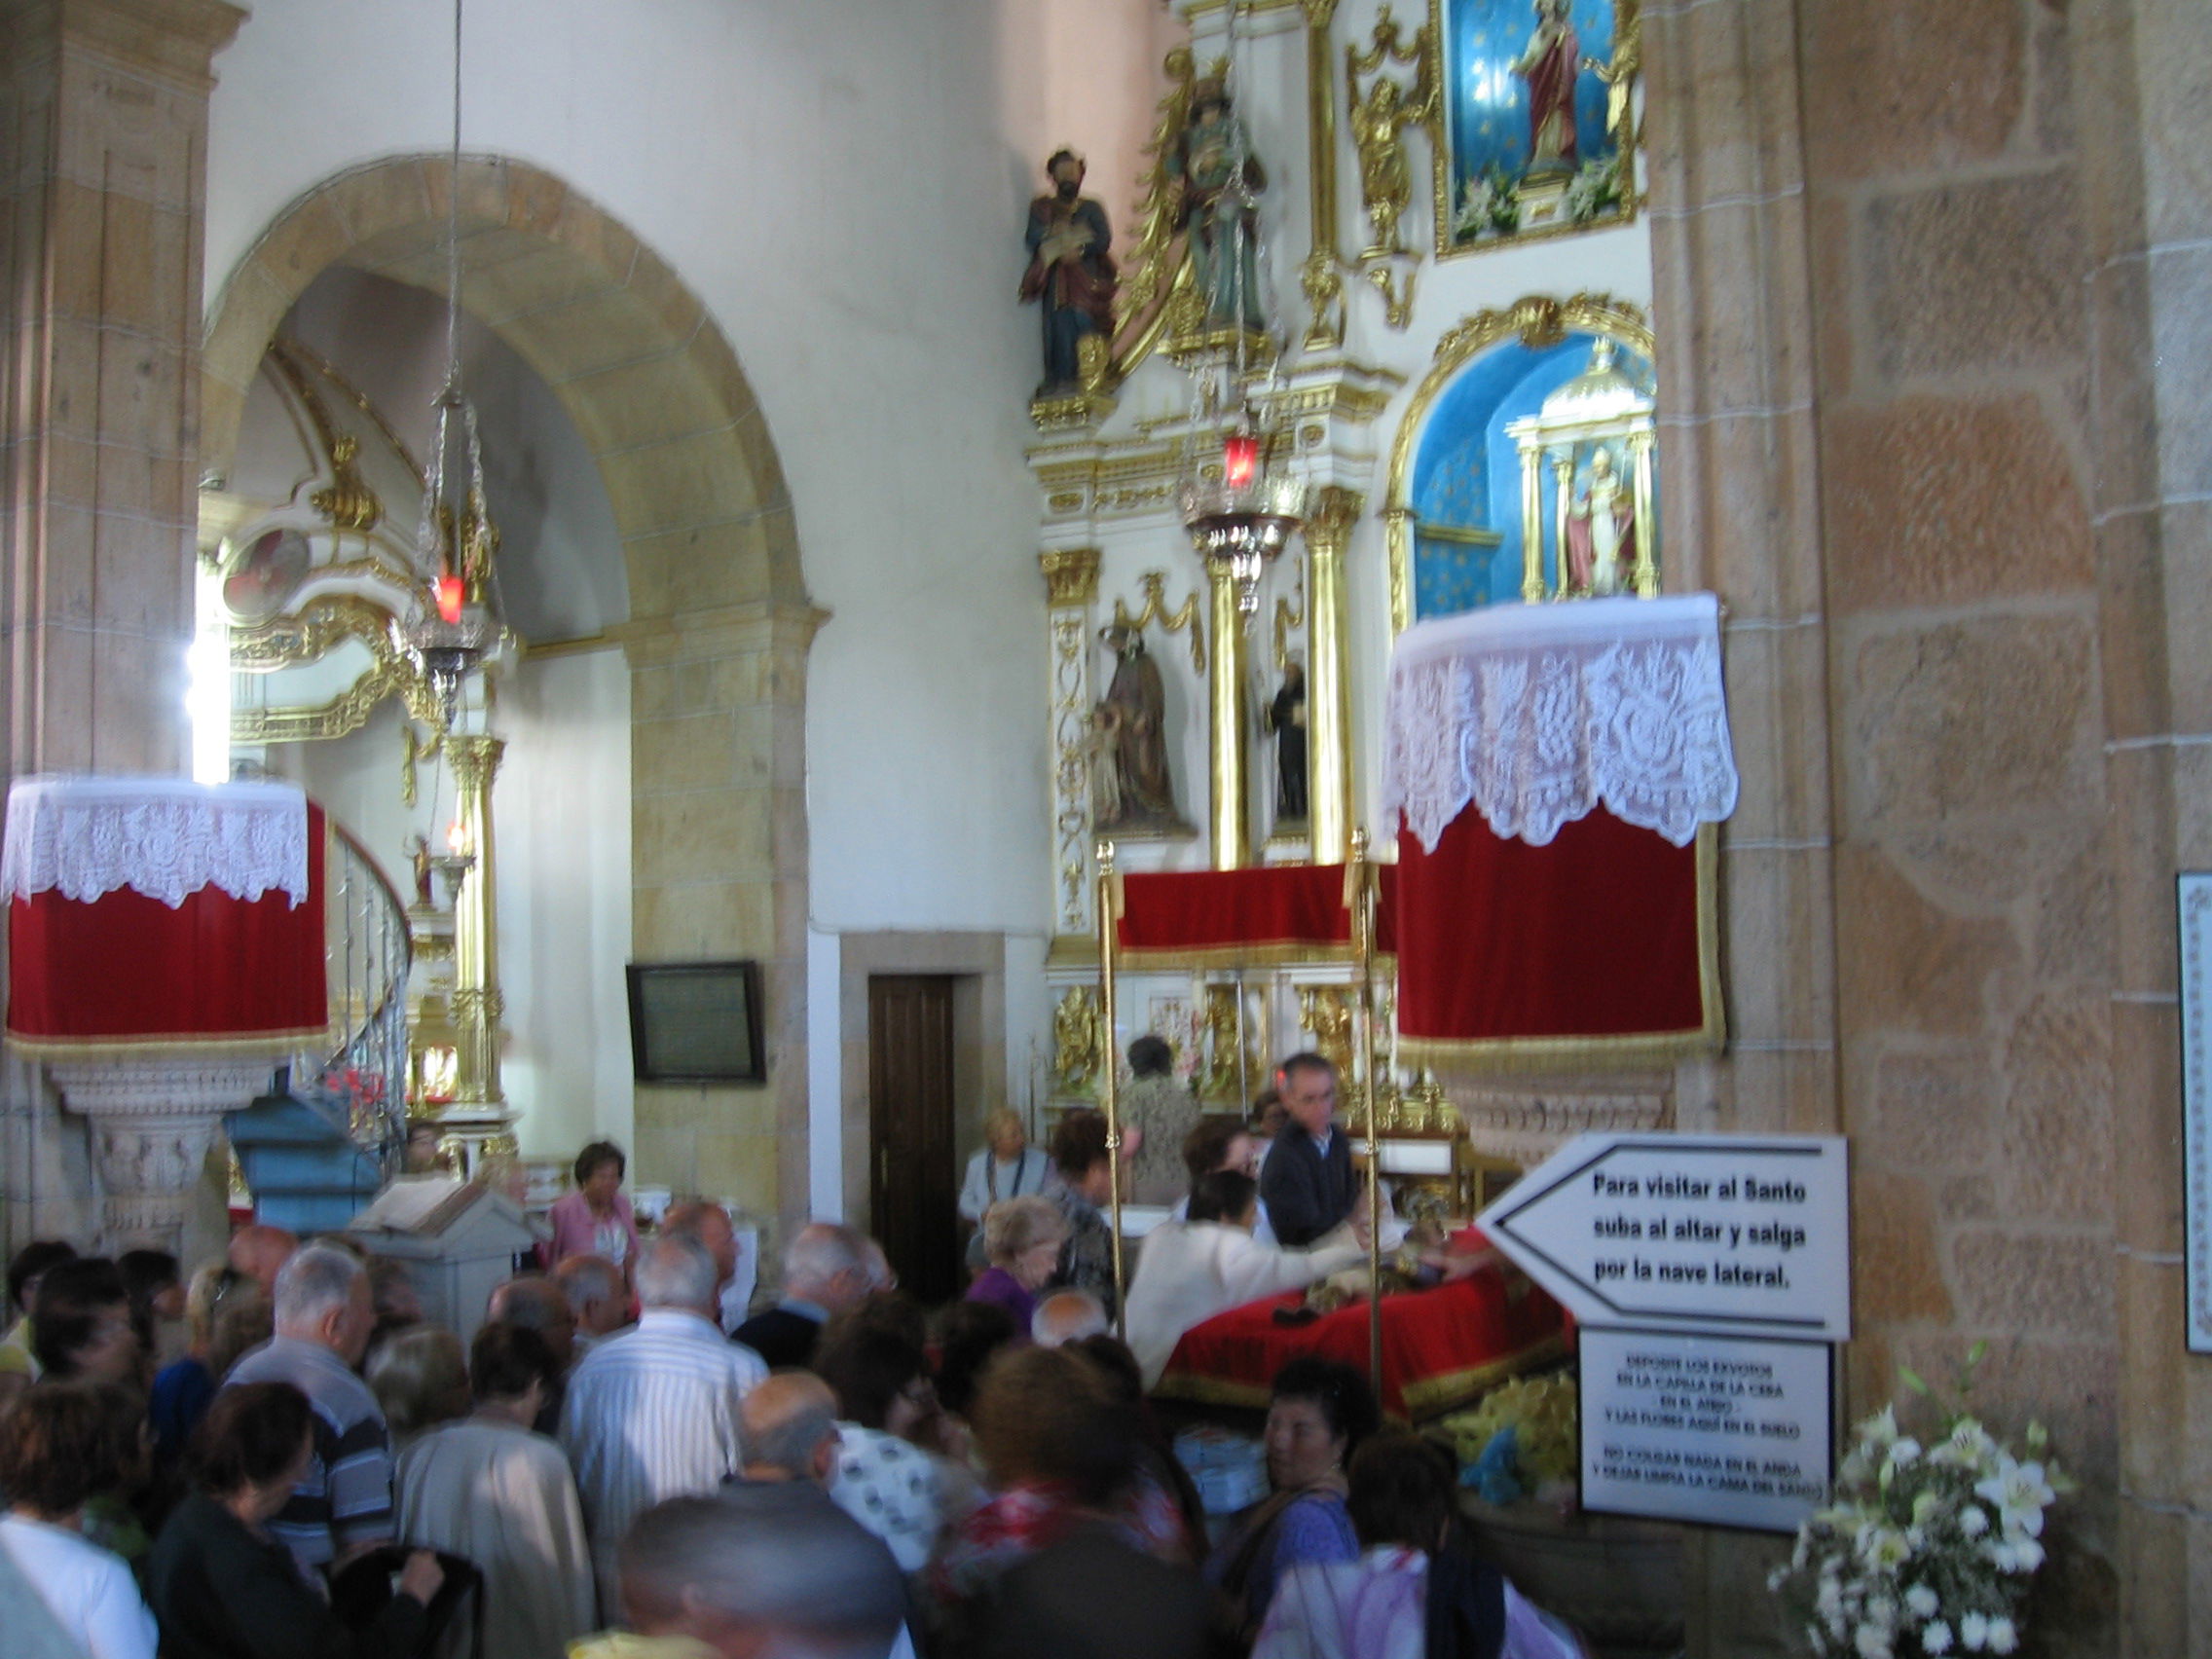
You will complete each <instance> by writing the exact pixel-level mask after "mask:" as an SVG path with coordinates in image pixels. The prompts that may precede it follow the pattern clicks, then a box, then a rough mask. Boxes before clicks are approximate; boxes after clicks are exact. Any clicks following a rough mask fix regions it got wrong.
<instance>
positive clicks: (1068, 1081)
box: [1052, 985, 1105, 1094]
mask: <svg viewBox="0 0 2212 1659" xmlns="http://www.w3.org/2000/svg"><path fill="white" fill-rule="evenodd" d="M1104 1052H1105V1045H1104V1039H1103V1029H1102V1026H1101V1022H1100V1019H1099V1014H1098V992H1097V991H1096V989H1094V988H1093V987H1091V986H1089V985H1074V986H1070V987H1069V988H1068V990H1067V991H1066V992H1065V993H1063V994H1062V996H1061V997H1060V1000H1059V1002H1058V1004H1057V1005H1056V1006H1055V1007H1054V1008H1053V1010H1052V1074H1053V1077H1054V1079H1055V1080H1056V1082H1057V1083H1058V1086H1059V1088H1060V1091H1061V1092H1062V1093H1065V1094H1088V1093H1089V1092H1090V1091H1091V1089H1092V1088H1093V1087H1094V1080H1095V1079H1096V1077H1097V1075H1098V1068H1099V1064H1100V1060H1101V1058H1102V1056H1103V1055H1104Z"/></svg>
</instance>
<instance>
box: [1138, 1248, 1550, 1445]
mask: <svg viewBox="0 0 2212 1659" xmlns="http://www.w3.org/2000/svg"><path fill="white" fill-rule="evenodd" d="M1302 1295H1303V1293H1302V1292H1299V1291H1290V1292H1287V1293H1285V1294H1284V1295H1281V1296H1271V1297H1268V1298H1266V1299H1265V1300H1263V1301H1259V1302H1249V1303H1246V1304H1245V1305H1244V1306H1243V1307H1241V1308H1232V1309H1230V1310H1229V1311H1228V1312H1226V1313H1217V1314H1215V1315H1214V1316H1213V1317H1212V1318H1211V1319H1208V1320H1207V1321H1205V1323H1204V1324H1202V1325H1198V1326H1195V1327H1193V1328H1192V1329H1191V1330H1189V1331H1186V1332H1185V1333H1184V1334H1183V1340H1182V1341H1181V1342H1180V1343H1178V1344H1177V1345H1176V1346H1175V1351H1174V1353H1173V1354H1172V1355H1170V1356H1169V1358H1168V1361H1167V1369H1166V1371H1165V1372H1164V1373H1162V1374H1161V1380H1160V1385H1159V1387H1158V1388H1156V1389H1155V1390H1154V1392H1155V1393H1158V1394H1161V1395H1165V1396H1168V1397H1171V1398H1178V1399H1187V1400H1200V1401H1206V1402H1210V1403H1214V1404H1221V1405H1243V1406H1255V1407H1264V1406H1265V1405H1266V1404H1267V1403H1268V1391H1269V1389H1270V1387H1271V1386H1272V1384H1273V1382H1274V1377H1275V1373H1276V1372H1278V1371H1280V1370H1281V1369H1282V1368H1283V1367H1284V1366H1285V1365H1287V1364H1288V1363H1289V1362H1290V1361H1291V1360H1293V1359H1296V1358H1297V1357H1298V1356H1299V1355H1300V1354H1306V1353H1313V1354H1319V1355H1321V1356H1322V1357H1323V1358H1325V1359H1334V1360H1339V1361H1341V1362H1343V1363H1344V1364H1346V1365H1348V1366H1350V1367H1352V1369H1354V1370H1355V1371H1358V1372H1359V1373H1360V1374H1361V1375H1362V1376H1364V1375H1366V1372H1367V1365H1368V1348H1367V1304H1366V1303H1365V1302H1355V1303H1352V1304H1350V1305H1348V1306H1346V1307H1344V1308H1340V1309H1337V1310H1336V1311H1335V1312H1334V1313H1324V1314H1323V1315H1322V1316H1321V1317H1320V1318H1318V1319H1315V1320H1314V1321H1313V1322H1312V1323H1310V1324H1306V1325H1283V1324H1277V1323H1276V1322H1275V1316H1274V1314H1275V1309H1278V1308H1289V1307H1294V1306H1296V1305H1297V1303H1298V1302H1299V1300H1300V1298H1301V1296H1302ZM1566 1345H1567V1315H1566V1313H1565V1312H1564V1311H1563V1310H1562V1309H1561V1308H1560V1305H1559V1304H1558V1303H1556V1302H1554V1301H1553V1300H1552V1299H1551V1298H1550V1297H1549V1296H1547V1295H1545V1294H1544V1292H1543V1291H1542V1290H1540V1289H1538V1288H1537V1287H1536V1285H1535V1284H1533V1283H1532V1282H1531V1281H1530V1279H1529V1278H1528V1277H1527V1276H1526V1275H1525V1274H1523V1273H1522V1272H1519V1271H1518V1270H1517V1269H1513V1268H1509V1267H1504V1266H1491V1267H1486V1268H1484V1269H1482V1270H1481V1271H1480V1272H1477V1273H1475V1274H1474V1275H1473V1276H1472V1277H1470V1278H1464V1279H1460V1280H1458V1281H1456V1283H1452V1284H1446V1285H1439V1286H1437V1287H1436V1288H1435V1289H1434V1290H1422V1291H1414V1292H1410V1293H1408V1294H1405V1295H1399V1296H1386V1297H1384V1298H1383V1410H1384V1411H1385V1412H1388V1413H1389V1414H1390V1415H1391V1416H1393V1417H1396V1418H1402V1419H1408V1420H1418V1419H1423V1418H1430V1417H1434V1416H1436V1415H1437V1414H1438V1413H1440V1412H1447V1411H1450V1410H1452V1409H1453V1408H1454V1407H1456V1406H1459V1405H1463V1404H1464V1403H1465V1402H1466V1401H1468V1400H1470V1399H1472V1398H1473V1397H1474V1396H1475V1395H1476V1394H1478V1393H1480V1392H1481V1391H1482V1390H1483V1389H1485V1388H1488V1387H1490V1386H1491V1385H1492V1384H1493V1383H1496V1382H1498V1381H1500V1380H1501V1379H1503V1378H1505V1377H1509V1376H1512V1375H1514V1374H1516V1373H1518V1372H1520V1371H1524V1370H1527V1369H1528V1368H1530V1367H1531V1366H1534V1365H1539V1364H1541V1363H1542V1362H1543V1361H1545V1360H1546V1359H1549V1358H1551V1357H1552V1356H1554V1355H1555V1354H1559V1353H1562V1352H1564V1351H1565V1350H1566Z"/></svg>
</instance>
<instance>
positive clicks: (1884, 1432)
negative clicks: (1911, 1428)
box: [1767, 1343, 2074, 1659]
mask: <svg viewBox="0 0 2212 1659" xmlns="http://www.w3.org/2000/svg"><path fill="white" fill-rule="evenodd" d="M1987 1346H1988V1345H1987V1344H1985V1343H1976V1344H1974V1346H1973V1347H1972V1349H1971V1350H1970V1351H1969V1353H1968V1355H1967V1362H1966V1365H1965V1367H1964V1368H1963V1370H1962V1372H1961V1375H1960V1379H1959V1390H1958V1391H1959V1399H1960V1404H1959V1408H1958V1409H1957V1410H1956V1411H1951V1412H1947V1413H1946V1414H1945V1415H1944V1418H1943V1422H1942V1427H1941V1430H1940V1432H1939V1433H1938V1434H1937V1435H1936V1436H1935V1437H1934V1438H1933V1439H1932V1440H1931V1441H1929V1442H1926V1443H1924V1442H1922V1441H1921V1440H1919V1439H1917V1438H1915V1437H1914V1436H1912V1435H1909V1434H1907V1433H1905V1432H1904V1431H1903V1430H1902V1429H1901V1428H1900V1427H1899V1422H1898V1411H1897V1407H1896V1405H1895V1404H1891V1405H1887V1406H1884V1407H1883V1408H1882V1409H1881V1410H1880V1411H1879V1412H1876V1413H1875V1414H1874V1415H1873V1416H1872V1417H1870V1418H1867V1419H1865V1420H1864V1421H1863V1422H1862V1423H1860V1424H1859V1426H1858V1429H1857V1431H1856V1432H1857V1436H1858V1440H1857V1444H1856V1445H1854V1446H1853V1448H1852V1450H1851V1451H1850V1453H1849V1454H1847V1455H1846V1456H1845V1457H1844V1459H1843V1464H1842V1467H1841V1469H1840V1470H1839V1472H1838V1476H1837V1480H1836V1501H1835V1502H1833V1503H1831V1504H1830V1505H1828V1507H1826V1508H1825V1509H1821V1510H1818V1511H1816V1512H1815V1513H1814V1514H1813V1515H1812V1516H1811V1517H1810V1518H1809V1519H1807V1520H1806V1522H1805V1523H1804V1525H1803V1526H1802V1527H1800V1528H1799V1529H1798V1530H1797V1545H1796V1548H1795V1550H1793V1551H1792V1552H1791V1554H1790V1557H1789V1565H1788V1566H1787V1567H1777V1568H1775V1570H1774V1572H1773V1574H1772V1575H1771V1576H1770V1577H1769V1578H1768V1580H1767V1587H1768V1588H1769V1589H1771V1590H1774V1591H1777V1592H1779V1593H1781V1594H1782V1595H1783V1596H1784V1598H1785V1599H1786V1601H1787V1602H1788V1604H1789V1605H1790V1607H1791V1610H1792V1611H1793V1612H1795V1613H1796V1614H1797V1615H1798V1616H1799V1617H1800V1618H1801V1619H1802V1621H1803V1628H1804V1633H1805V1640H1806V1642H1807V1643H1808V1644H1809V1646H1810V1648H1811V1650H1812V1651H1813V1652H1814V1653H1816V1654H1819V1655H1822V1656H1824V1659H1825V1656H1827V1655H1851V1656H1853V1659H1893V1656H1895V1659H1913V1656H1918V1655H1929V1656H1941V1655H1948V1654H1957V1653H1998V1654H2005V1653H2010V1652H2013V1651H2014V1650H2015V1649H2017V1648H2018V1647H2019V1645H2020V1640H2021V1631H2022V1623H2023V1621H2022V1607H2023V1605H2024V1604H2025V1603H2026V1601H2027V1596H2028V1589H2029V1585H2030V1583H2031V1581H2032V1580H2033V1579H2034V1577H2035V1574H2036V1570H2037V1569H2038V1568H2039V1567H2042V1566H2043V1564H2044V1559H2045V1548H2044V1543H2043V1535H2044V1517H2045V1511H2046V1510H2047V1509H2049V1508H2050V1506H2051V1505H2052V1504H2053V1503H2054V1502H2055V1501H2056V1500H2057V1498H2058V1496H2059V1494H2061V1493H2069V1492H2072V1491H2073V1490H2074V1483H2073V1482H2072V1481H2070V1480H2068V1479H2067V1478H2066V1476H2065V1475H2064V1474H2062V1473H2061V1472H2060V1470H2059V1468H2058V1464H2057V1462H2056V1461H2055V1460H2054V1459H2051V1458H2050V1457H2048V1456H2046V1453H2045V1447H2046V1439H2047V1437H2046V1434H2045V1432H2044V1428H2043V1425H2042V1424H2041V1423H2038V1422H2031V1423H2029V1424H2028V1427H2027V1432H2026V1434H2025V1436H2024V1445H2025V1447H2026V1450H2027V1456H2025V1457H2021V1456H2016V1455H2015V1454H2014V1453H2013V1452H2012V1450H2011V1448H2010V1447H2009V1446H2007V1445H2006V1444H2005V1443H2004V1442H2002V1441H2000V1440H1998V1439H1997V1438H1996V1437H1995V1436H1994V1435H1992V1434H1991V1433H1990V1432H1989V1430H1988V1429H1987V1428H1986V1427H1985V1426H1984V1425H1983V1424H1982V1422H1981V1420H1980V1419H1978V1418H1975V1417H1973V1416H1972V1415H1971V1414H1970V1413H1968V1412H1967V1410H1966V1407H1965V1401H1966V1396H1967V1393H1968V1391H1969V1387H1970V1384H1971V1382H1972V1373H1973V1368H1974V1367H1975V1366H1976V1365H1977V1364H1979V1363H1980V1361H1981V1357H1982V1355H1983V1353H1984V1352H1985V1351H1986V1349H1987ZM1899 1376H1900V1377H1901V1378H1902V1379H1903V1382H1904V1383H1905V1386H1906V1387H1908V1388H1910V1389H1912V1390H1913V1391H1914V1392H1915V1393H1917V1394H1920V1395H1922V1396H1924V1397H1926V1398H1928V1399H1930V1400H1931V1401H1933V1400H1934V1399H1935V1393H1934V1390H1933V1389H1931V1388H1930V1387H1929V1385H1928V1384H1927V1383H1925V1382H1923V1381H1922V1380H1921V1379H1920V1378H1919V1377H1917V1376H1916V1375H1914V1374H1913V1373H1912V1372H1911V1371H1910V1370H1907V1369H1905V1368H1903V1367H1899Z"/></svg>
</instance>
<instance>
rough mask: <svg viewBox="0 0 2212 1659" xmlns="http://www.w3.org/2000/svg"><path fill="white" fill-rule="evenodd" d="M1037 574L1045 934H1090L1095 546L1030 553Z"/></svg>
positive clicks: (1096, 554)
mask: <svg viewBox="0 0 2212 1659" xmlns="http://www.w3.org/2000/svg"><path fill="white" fill-rule="evenodd" d="M1037 567H1038V569H1039V570H1041V571H1043V572H1044V575H1045V626H1046V630H1047V641H1046V645H1047V649H1048V650H1049V651H1050V653H1051V657H1050V660H1051V675H1052V682H1051V714H1050V717H1049V718H1050V719H1051V726H1052V731H1051V739H1052V918H1053V920H1052V931H1053V932H1054V933H1056V934H1061V935H1064V936H1069V937H1075V936H1080V935H1084V934H1088V933H1089V932H1090V927H1091V919H1090V913H1091V906H1090V896H1091V886H1092V883H1091V880H1090V846H1091V834H1090V830H1091V818H1092V815H1093V804H1092V799H1091V792H1090V764H1089V757H1088V756H1089V748H1088V745H1089V740H1090V706H1091V704H1092V702H1093V701H1094V700H1095V699H1093V698H1092V696H1091V695H1090V608H1091V605H1092V604H1093V603H1094V602H1095V601H1096V600H1097V598H1098V549H1097V548H1095V547H1069V548H1063V549H1060V550H1058V551H1055V552H1049V553H1040V554H1038V555H1037Z"/></svg>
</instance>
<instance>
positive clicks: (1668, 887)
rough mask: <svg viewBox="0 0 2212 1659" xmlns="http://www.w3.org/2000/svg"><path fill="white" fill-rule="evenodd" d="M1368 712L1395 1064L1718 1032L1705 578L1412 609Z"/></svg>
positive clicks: (1701, 1039)
mask: <svg viewBox="0 0 2212 1659" xmlns="http://www.w3.org/2000/svg"><path fill="white" fill-rule="evenodd" d="M1385 719H1386V728H1385V732H1384V749H1383V816H1384V821H1385V822H1391V821H1396V822H1397V824H1398V826H1399V830H1398V872H1397V884H1396V893H1395V904H1394V910H1395V917H1394V920H1395V929H1396V941H1397V947H1398V1009H1397V1014H1398V1058H1399V1061H1400V1063H1401V1064H1406V1065H1425V1066H1430V1067H1432V1068H1434V1069H1436V1070H1438V1071H1439V1072H1447V1071H1450V1072H1462V1073H1463V1072H1468V1071H1483V1072H1489V1073H1496V1072H1500V1071H1521V1072H1529V1071H1553V1072H1559V1071H1571V1070H1577V1069H1584V1068H1588V1067H1592V1066H1600V1067H1619V1066H1627V1065H1641V1064H1664V1063H1667V1062H1669V1061H1671V1060H1673V1059H1675V1058H1677V1057H1679V1056H1680V1055H1682V1054H1685V1053H1691V1052H1697V1051H1710V1050H1714V1049H1717V1048H1718V1047H1719V1045H1720V1042H1721V1039H1722V1035H1723V1029H1722V1014H1721V999H1720V989H1719V983H1718V967H1717V955H1718V949H1717V940H1716V930H1715V920H1714V906H1713V903H1712V863H1713V835H1712V830H1711V827H1712V826H1713V825H1715V824H1717V823H1719V822H1720V821H1721V820H1722V819H1725V818H1726V817H1727V816H1728V815H1729V813H1731V812H1732V811H1734V810H1735V805H1736V793H1737V776H1736V764H1735V756H1734V753H1733V751H1732V749H1731V747H1730V742H1729V735H1728V713H1727V707H1726V703H1725V700H1724V698H1723V695H1722V688H1721V678H1720V636H1719V607H1718V604H1717V602H1716V601H1715V600H1714V597H1713V596H1712V595H1710V594H1690V595H1685V596H1682V597H1678V598H1672V599H1653V600H1635V599H1603V600H1591V601H1588V602H1586V603H1583V604H1578V605H1544V606H1533V605H1522V606H1497V607H1493V608H1488V609H1484V610H1477V611H1472V612H1469V613H1467V614H1465V615H1460V616H1453V617H1448V618H1445V619H1443V620H1440V621H1434V622H1422V623H1419V624H1416V625H1415V626H1414V627H1412V628H1409V629H1407V630H1406V632H1405V633H1404V634H1402V635H1401V636H1400V637H1399V640H1398V646H1397V650H1396V653H1395V655H1394V656H1393V657H1392V659H1391V668H1390V686H1389V698H1388V706H1387V711H1386V716H1385Z"/></svg>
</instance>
